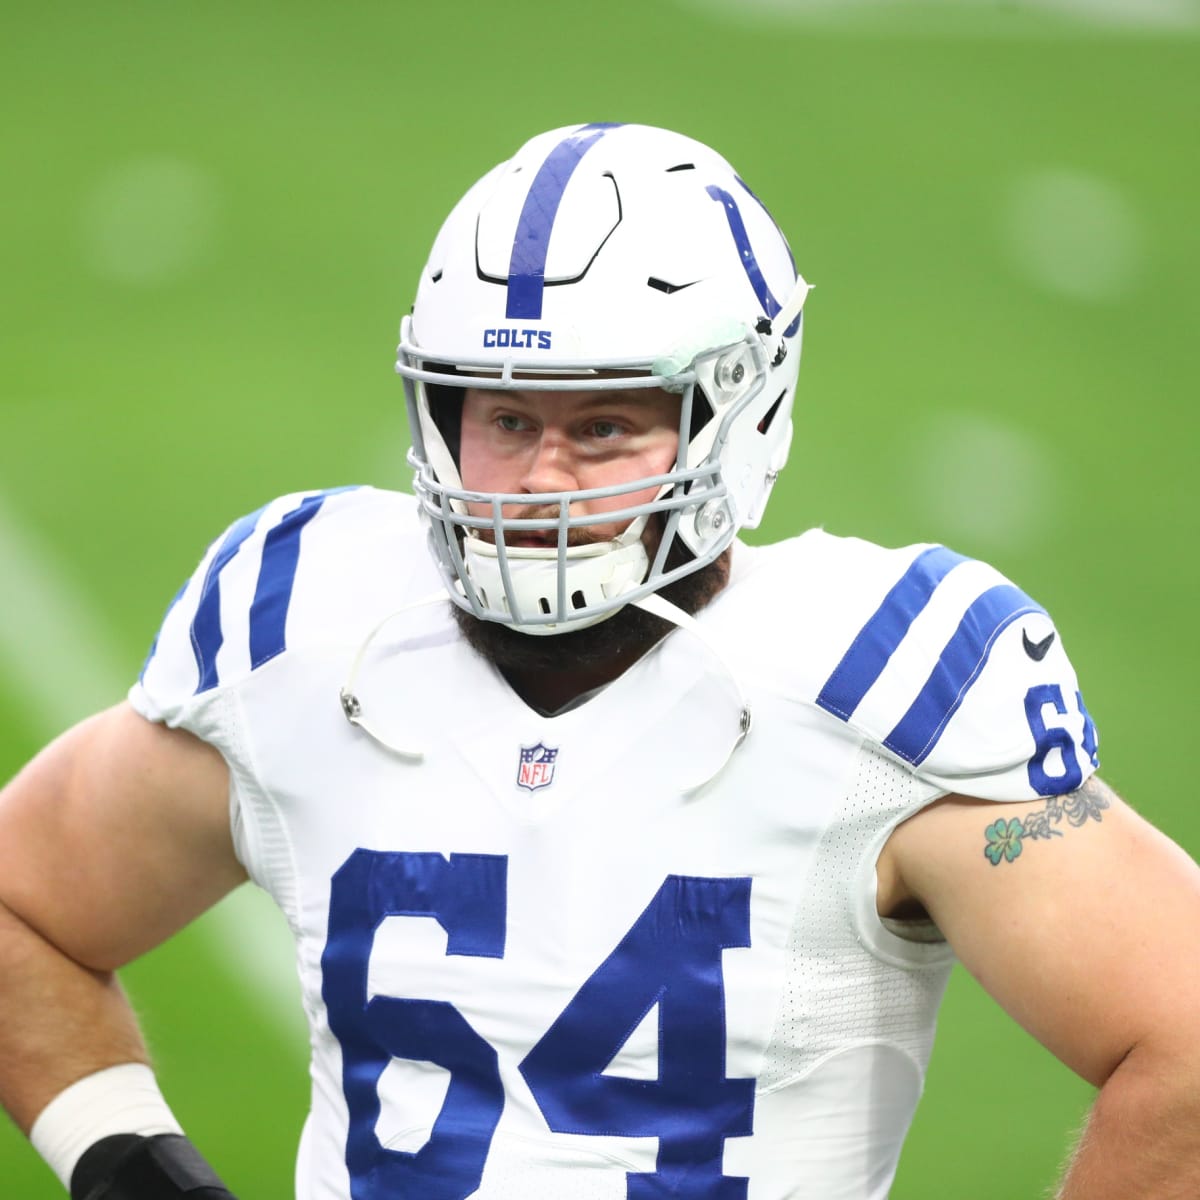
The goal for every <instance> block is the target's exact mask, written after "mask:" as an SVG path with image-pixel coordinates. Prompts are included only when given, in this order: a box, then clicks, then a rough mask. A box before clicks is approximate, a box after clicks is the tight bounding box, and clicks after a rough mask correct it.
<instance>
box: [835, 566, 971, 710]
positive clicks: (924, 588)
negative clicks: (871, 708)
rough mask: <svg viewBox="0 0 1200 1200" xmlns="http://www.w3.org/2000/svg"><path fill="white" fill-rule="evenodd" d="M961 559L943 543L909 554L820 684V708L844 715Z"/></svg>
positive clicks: (861, 694)
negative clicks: (905, 567) (902, 569)
mask: <svg viewBox="0 0 1200 1200" xmlns="http://www.w3.org/2000/svg"><path fill="white" fill-rule="evenodd" d="M966 561H967V560H966V559H965V558H964V557H963V556H962V555H961V554H955V553H954V551H953V550H947V549H946V547H945V546H931V547H930V548H929V549H928V550H924V551H922V552H921V553H920V554H918V555H917V557H916V558H914V559H913V561H912V562H911V563H910V564H909V567H908V570H907V571H905V572H904V574H903V575H902V576H901V577H900V578H899V580H897V582H896V583H895V585H894V586H893V587H892V590H891V591H890V592H888V594H887V595H886V596H884V598H883V602H882V603H881V604H880V606H879V607H878V608H877V609H876V610H875V612H874V614H873V615H872V616H871V619H870V620H869V621H867V623H866V624H865V625H864V626H863V627H862V629H860V630H859V632H858V635H857V637H855V639H854V641H853V642H851V643H850V648H849V649H848V650H847V651H846V653H845V654H844V655H842V661H841V662H839V663H838V665H837V666H836V667H835V668H834V669H833V674H832V675H830V676H829V678H828V679H827V680H826V681H825V686H824V687H822V688H821V692H820V695H818V696H817V703H818V704H819V705H820V706H821V707H822V708H823V709H825V711H826V712H831V713H833V715H834V716H835V717H841V718H842V720H843V721H848V720H849V719H850V717H851V715H852V714H853V712H854V710H855V709H856V708H857V707H858V705H859V703H860V702H861V701H862V698H863V697H864V696H865V695H866V694H867V692H868V691H869V690H870V688H871V685H872V684H874V682H875V681H876V680H877V679H878V678H879V676H880V675H882V674H883V669H884V667H886V666H887V664H888V660H889V659H890V658H891V657H892V655H893V654H894V653H895V652H896V647H897V646H899V645H900V643H901V642H902V641H903V640H904V637H905V635H906V634H907V633H908V631H909V629H910V628H911V627H912V623H913V621H915V620H916V619H917V617H918V615H919V614H920V613H921V612H922V611H924V609H925V606H926V605H927V604H928V603H929V600H930V597H931V596H932V595H933V593H934V591H935V589H936V588H937V586H938V584H939V583H941V582H942V580H943V579H945V577H946V576H947V575H948V574H949V573H950V571H952V570H953V569H954V568H955V567H957V566H958V564H959V563H961V562H966Z"/></svg>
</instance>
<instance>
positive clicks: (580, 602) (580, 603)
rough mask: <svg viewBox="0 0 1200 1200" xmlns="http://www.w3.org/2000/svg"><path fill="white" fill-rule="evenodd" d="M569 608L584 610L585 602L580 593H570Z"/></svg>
mask: <svg viewBox="0 0 1200 1200" xmlns="http://www.w3.org/2000/svg"><path fill="white" fill-rule="evenodd" d="M571 607H572V608H586V607H587V600H586V599H584V595H583V593H582V592H572V593H571Z"/></svg>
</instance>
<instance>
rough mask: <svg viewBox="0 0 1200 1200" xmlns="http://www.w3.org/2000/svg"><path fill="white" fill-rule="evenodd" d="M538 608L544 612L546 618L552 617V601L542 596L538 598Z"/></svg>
mask: <svg viewBox="0 0 1200 1200" xmlns="http://www.w3.org/2000/svg"><path fill="white" fill-rule="evenodd" d="M538 608H540V609H541V610H542V613H543V614H544V615H545V616H547V617H548V616H549V615H550V601H549V600H547V599H546V597H545V596H540V597H539V598H538Z"/></svg>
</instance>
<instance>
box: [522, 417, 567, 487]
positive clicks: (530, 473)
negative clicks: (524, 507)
mask: <svg viewBox="0 0 1200 1200" xmlns="http://www.w3.org/2000/svg"><path fill="white" fill-rule="evenodd" d="M578 485H579V480H578V475H577V471H576V463H575V455H574V452H573V450H572V447H571V442H570V439H569V438H568V437H567V436H566V435H565V434H564V433H563V432H562V431H561V430H557V429H553V428H545V429H543V430H542V432H541V435H540V436H539V438H538V439H537V442H536V443H535V444H534V445H533V446H532V447H531V448H530V454H529V459H528V461H527V463H526V467H525V471H524V474H523V477H522V479H521V490H522V491H524V492H530V493H534V492H569V491H574V490H576V489H577V487H578Z"/></svg>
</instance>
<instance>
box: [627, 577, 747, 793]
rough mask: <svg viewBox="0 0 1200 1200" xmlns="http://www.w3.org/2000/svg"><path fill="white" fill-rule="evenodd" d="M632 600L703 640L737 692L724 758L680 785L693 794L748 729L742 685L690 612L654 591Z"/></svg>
mask: <svg viewBox="0 0 1200 1200" xmlns="http://www.w3.org/2000/svg"><path fill="white" fill-rule="evenodd" d="M633 604H634V605H635V606H636V607H638V608H640V609H641V610H642V611H643V612H648V613H650V614H651V615H653V616H656V617H661V618H662V620H664V621H670V622H671V624H672V625H676V626H678V627H679V628H680V629H682V630H684V631H685V632H687V633H690V634H692V635H693V636H694V637H696V638H697V639H699V641H700V642H701V643H703V645H704V647H705V649H707V650H708V652H709V653H710V654H711V655H712V656H713V658H715V659H716V660H717V662H718V663H719V664H720V665H721V667H722V668H723V669H724V671H725V674H726V675H727V676H728V678H729V682H730V683H731V684H732V685H733V691H734V694H735V695H736V696H737V704H738V723H737V732H736V733H735V735H734V738H733V740H732V741H731V742H730V743H729V747H728V749H727V750H726V751H725V756H724V758H722V759H721V761H720V762H719V763H718V764H717V766H716V768H715V769H714V770H712V771H710V772H709V773H708V774H707V775H705V777H704V778H703V779H701V780H700V781H699V782H697V783H694V784H691V785H690V786H689V787H686V788H684V791H685V793H687V794H688V795H695V794H696V793H697V792H699V791H700V790H701V789H703V788H705V787H707V786H708V785H709V784H710V783H712V781H713V780H714V779H716V777H717V776H718V775H720V773H721V772H722V771H723V770H725V768H726V767H727V766H728V765H729V760H730V759H731V758H733V755H734V752H735V751H736V750H737V748H738V747H739V746H740V745H741V744H742V743H743V742H744V741H745V740H746V736H747V734H749V732H750V726H751V724H752V717H751V713H750V704H749V702H748V701H747V699H746V694H745V692H743V691H742V685H741V684H740V683H739V682H738V677H737V674H736V673H735V671H734V669H733V667H731V666H730V665H729V659H728V658H727V657H726V654H725V650H724V648H723V647H722V646H721V644H720V643H719V642H718V641H717V639H716V638H714V637H713V636H712V634H711V633H710V632H709V631H708V630H707V629H706V628H705V627H704V626H703V625H701V624H700V622H699V621H697V620H696V618H695V617H693V616H692V615H691V613H688V612H685V611H684V610H683V609H682V608H680V607H679V606H678V605H675V604H672V603H671V602H670V601H669V600H664V599H663V597H662V596H660V595H659V594H658V593H657V592H651V593H650V595H648V596H643V597H642V598H641V599H640V600H634V601H633Z"/></svg>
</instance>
